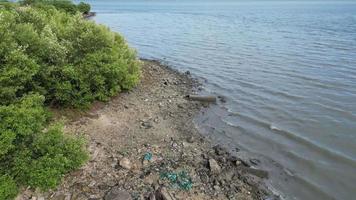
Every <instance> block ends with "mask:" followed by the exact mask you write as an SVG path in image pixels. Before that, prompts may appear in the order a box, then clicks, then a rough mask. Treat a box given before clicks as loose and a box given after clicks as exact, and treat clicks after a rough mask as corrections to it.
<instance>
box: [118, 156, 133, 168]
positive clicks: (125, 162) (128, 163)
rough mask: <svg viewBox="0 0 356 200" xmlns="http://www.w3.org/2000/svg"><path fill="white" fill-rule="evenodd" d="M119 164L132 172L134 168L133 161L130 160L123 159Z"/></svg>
mask: <svg viewBox="0 0 356 200" xmlns="http://www.w3.org/2000/svg"><path fill="white" fill-rule="evenodd" d="M119 164H120V166H121V167H123V168H125V169H128V170H130V169H131V168H132V164H131V161H130V160H129V159H128V158H123V159H121V160H120V163H119Z"/></svg>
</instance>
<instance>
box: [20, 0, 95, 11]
mask: <svg viewBox="0 0 356 200" xmlns="http://www.w3.org/2000/svg"><path fill="white" fill-rule="evenodd" d="M20 3H21V5H31V6H35V7H41V8H44V7H46V6H53V7H55V8H56V9H58V10H61V11H64V12H67V13H70V14H75V13H76V12H81V13H84V14H87V13H89V12H90V9H91V7H90V5H89V4H87V3H84V2H80V3H79V4H78V5H76V4H74V3H73V2H72V1H71V0H23V1H20Z"/></svg>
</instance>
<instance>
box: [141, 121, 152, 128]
mask: <svg viewBox="0 0 356 200" xmlns="http://www.w3.org/2000/svg"><path fill="white" fill-rule="evenodd" d="M141 126H142V127H143V128H145V129H149V128H152V127H153V125H152V123H151V122H142V123H141Z"/></svg>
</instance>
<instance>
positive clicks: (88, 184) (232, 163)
mask: <svg viewBox="0 0 356 200" xmlns="http://www.w3.org/2000/svg"><path fill="white" fill-rule="evenodd" d="M141 61H142V62H143V64H142V77H141V82H140V84H139V85H138V86H137V87H136V88H134V89H133V90H132V91H129V92H123V93H120V94H118V95H117V96H116V97H113V98H112V99H111V100H110V101H108V102H106V103H102V102H97V103H94V104H93V106H92V108H91V109H89V110H88V111H86V112H78V111H74V110H61V111H57V112H56V115H55V116H56V118H57V119H60V118H62V117H63V116H65V117H66V119H67V123H66V124H65V125H66V126H65V129H66V132H71V133H74V134H76V135H82V136H83V137H85V138H86V139H87V141H88V145H87V147H88V150H89V153H90V160H89V161H88V162H87V163H86V164H85V165H84V166H83V167H82V168H80V169H79V170H76V171H74V172H72V173H70V174H68V175H67V176H66V177H65V178H64V180H63V182H62V184H61V185H60V186H59V187H58V188H57V189H55V190H52V191H49V192H46V193H40V192H33V191H31V190H30V189H27V190H25V191H24V192H23V193H22V194H21V195H20V196H19V197H18V198H17V199H18V200H20V199H38V200H40V199H58V200H59V199H65V200H74V199H105V200H114V199H150V200H153V199H267V198H268V199H278V197H276V196H275V195H273V194H272V192H271V191H269V190H268V189H267V187H266V186H265V184H264V182H263V180H264V179H266V178H267V177H268V172H266V171H263V170H258V169H254V168H251V166H249V164H247V163H246V162H244V161H242V160H241V159H240V158H238V157H235V156H232V155H230V154H229V153H228V151H226V150H225V149H224V148H222V147H221V146H213V145H212V143H211V142H209V141H208V139H206V138H204V137H203V136H202V135H201V134H200V133H199V131H198V130H197V128H196V126H195V124H194V122H193V119H194V118H195V117H196V116H197V114H198V113H200V112H201V110H202V108H203V107H208V104H203V103H200V102H194V101H189V100H187V99H186V98H184V97H185V96H186V95H188V94H192V93H194V92H196V89H197V87H198V86H199V83H198V81H197V80H195V79H193V78H192V77H191V76H190V75H189V73H180V72H178V71H176V70H174V69H172V68H170V67H169V66H167V65H163V64H161V63H160V62H159V61H153V60H146V59H141ZM183 172H184V175H185V176H184V177H183V175H182V174H183ZM166 175H169V176H166ZM173 176H174V177H176V178H175V179H172V177H173Z"/></svg>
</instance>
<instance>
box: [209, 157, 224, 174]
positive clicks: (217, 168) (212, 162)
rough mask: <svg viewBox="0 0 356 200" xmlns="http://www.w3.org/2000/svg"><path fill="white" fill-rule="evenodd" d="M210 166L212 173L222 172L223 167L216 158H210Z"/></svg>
mask: <svg viewBox="0 0 356 200" xmlns="http://www.w3.org/2000/svg"><path fill="white" fill-rule="evenodd" d="M209 167H210V171H211V173H212V174H220V172H221V167H220V166H219V164H218V162H216V160H214V159H212V158H211V159H209Z"/></svg>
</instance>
